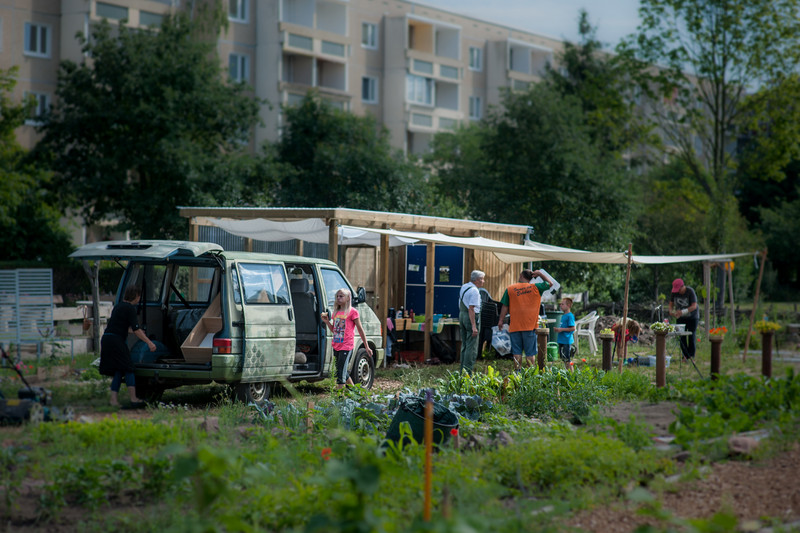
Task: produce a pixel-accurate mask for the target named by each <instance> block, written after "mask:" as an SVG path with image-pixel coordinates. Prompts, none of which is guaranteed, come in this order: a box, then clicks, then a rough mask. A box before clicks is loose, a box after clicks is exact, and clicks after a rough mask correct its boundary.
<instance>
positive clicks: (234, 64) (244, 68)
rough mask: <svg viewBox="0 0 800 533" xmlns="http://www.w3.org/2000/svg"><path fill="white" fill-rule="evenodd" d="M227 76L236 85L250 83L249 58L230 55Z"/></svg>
mask: <svg viewBox="0 0 800 533" xmlns="http://www.w3.org/2000/svg"><path fill="white" fill-rule="evenodd" d="M228 76H229V77H230V80H231V81H234V82H236V83H250V58H249V57H247V56H243V55H241V54H230V55H229V56H228Z"/></svg>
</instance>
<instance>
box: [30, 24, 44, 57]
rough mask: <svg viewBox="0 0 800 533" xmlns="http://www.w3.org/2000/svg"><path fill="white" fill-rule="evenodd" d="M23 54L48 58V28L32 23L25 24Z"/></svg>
mask: <svg viewBox="0 0 800 533" xmlns="http://www.w3.org/2000/svg"><path fill="white" fill-rule="evenodd" d="M25 54H26V55H30V56H37V57H50V27H49V26H44V25H42V24H34V23H32V22H26V23H25Z"/></svg>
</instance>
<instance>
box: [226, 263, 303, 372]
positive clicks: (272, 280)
mask: <svg viewBox="0 0 800 533" xmlns="http://www.w3.org/2000/svg"><path fill="white" fill-rule="evenodd" d="M236 271H237V273H238V275H239V284H240V290H241V293H242V312H243V315H244V325H243V329H242V355H243V360H244V363H243V368H242V382H245V383H249V382H259V381H264V382H269V381H275V380H277V379H282V378H286V377H288V376H290V375H291V374H292V367H293V364H294V352H295V321H294V315H293V310H292V302H291V296H290V294H289V285H288V281H287V276H286V268H285V267H284V265H283V263H281V262H260V261H259V262H244V261H243V262H237V263H236Z"/></svg>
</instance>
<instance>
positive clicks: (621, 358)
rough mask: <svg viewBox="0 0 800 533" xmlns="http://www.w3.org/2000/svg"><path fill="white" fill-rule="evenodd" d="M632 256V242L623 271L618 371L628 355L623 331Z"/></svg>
mask: <svg viewBox="0 0 800 533" xmlns="http://www.w3.org/2000/svg"><path fill="white" fill-rule="evenodd" d="M632 256H633V243H628V269H627V271H626V273H625V301H624V303H623V304H622V325H621V327H620V330H619V332H620V336H621V338H622V342H621V344H622V346H620V349H619V362H618V363H617V368H619V371H620V372H622V362H623V361H624V360H625V357H626V356H627V355H628V343H627V342H625V337H626V335H625V331H626V329H627V327H628V287H629V286H630V284H631V260H632Z"/></svg>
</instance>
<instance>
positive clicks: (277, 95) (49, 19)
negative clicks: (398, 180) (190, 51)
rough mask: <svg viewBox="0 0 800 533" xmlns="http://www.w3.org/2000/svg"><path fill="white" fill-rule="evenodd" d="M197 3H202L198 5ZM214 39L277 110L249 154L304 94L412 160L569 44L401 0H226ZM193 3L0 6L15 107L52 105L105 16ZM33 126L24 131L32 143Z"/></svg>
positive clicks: (267, 115) (238, 74)
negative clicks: (381, 131) (372, 130)
mask: <svg viewBox="0 0 800 533" xmlns="http://www.w3.org/2000/svg"><path fill="white" fill-rule="evenodd" d="M194 1H198V2H199V1H200V0H194ZM225 2H226V3H227V7H228V10H229V21H230V23H229V26H228V29H227V31H226V33H225V34H224V35H223V36H222V37H221V38H220V39H219V41H218V46H217V49H218V52H219V56H220V60H221V62H222V63H223V66H224V67H226V68H227V70H228V72H229V74H230V75H231V77H232V78H235V79H238V80H242V81H246V82H247V83H249V84H250V85H251V86H252V87H253V88H254V92H255V95H256V96H258V97H259V98H263V99H265V100H267V101H269V103H270V104H272V107H270V106H264V107H263V108H262V110H261V119H262V121H263V126H261V127H259V128H258V130H257V131H256V135H255V143H254V145H258V144H260V143H262V142H264V141H268V140H269V141H272V140H275V139H277V138H278V136H279V135H280V127H281V112H280V106H281V105H292V104H294V103H296V102H297V101H299V99H301V98H302V97H303V96H304V95H305V94H306V92H307V91H308V90H309V89H312V88H314V89H316V90H318V91H319V93H320V95H321V97H322V98H324V99H326V100H327V101H329V102H331V103H333V104H334V105H336V106H337V107H339V108H341V109H345V110H348V111H352V112H354V113H357V114H366V113H369V114H371V115H373V116H375V117H376V119H377V120H378V121H379V122H380V123H382V124H384V125H385V126H386V127H387V128H388V129H389V131H390V133H391V142H392V144H393V145H394V146H395V147H397V148H400V149H403V150H405V151H407V152H409V153H422V152H424V151H426V150H427V149H428V145H429V143H430V141H431V139H432V138H433V135H434V134H435V133H436V132H439V131H446V130H452V129H454V128H455V127H457V126H458V125H459V124H464V123H466V122H468V121H470V120H476V119H479V118H481V117H483V116H485V115H486V112H487V110H488V108H489V106H492V105H497V104H499V103H500V97H501V90H502V89H503V88H506V87H508V88H511V89H522V88H525V87H526V86H527V85H528V84H529V83H531V82H534V81H537V80H539V79H540V75H541V74H542V72H543V70H544V66H545V64H546V63H547V62H552V61H554V60H555V58H556V57H557V55H558V53H559V51H560V50H561V47H562V43H561V42H560V41H557V40H553V39H550V38H547V37H543V36H539V35H536V34H533V33H527V32H523V31H520V30H517V29H512V28H509V27H506V26H502V25H498V24H492V23H490V22H486V21H481V20H477V19H474V18H470V17H464V16H461V15H458V14H455V13H450V12H447V11H442V10H439V9H436V8H433V7H428V6H425V5H422V4H416V3H413V2H407V1H401V0H393V1H386V0H225ZM193 4H194V2H193V0H106V1H103V2H100V1H96V0H0V68H4V69H6V68H9V67H11V66H14V65H17V66H19V68H20V72H19V77H18V85H17V88H16V92H15V94H14V97H15V99H16V98H18V99H21V98H22V97H23V95H24V94H28V93H34V94H35V95H36V96H37V98H38V99H39V102H40V105H41V106H42V108H43V107H45V106H47V105H51V104H52V103H53V99H54V94H55V89H56V83H57V74H58V64H59V62H60V61H61V60H63V59H71V60H73V61H80V60H81V51H80V46H79V43H78V41H77V40H76V39H75V35H76V34H77V33H78V32H83V33H84V34H85V33H86V32H87V31H88V28H89V26H90V24H92V22H94V21H98V20H100V19H102V18H108V19H109V20H111V21H112V22H117V23H119V22H120V21H122V20H123V19H125V20H127V21H128V22H127V24H128V25H130V26H134V27H136V26H147V25H153V24H155V25H157V24H158V23H159V21H160V19H161V17H162V16H163V14H165V13H167V12H168V11H169V10H171V9H178V8H191V7H192V5H193ZM34 126H35V117H33V118H32V120H30V121H29V122H28V124H27V125H26V126H24V127H22V128H20V130H19V133H18V137H19V139H20V141H21V142H22V144H23V145H24V146H26V147H31V146H33V144H35V142H36V140H37V135H36V132H35V128H34Z"/></svg>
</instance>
